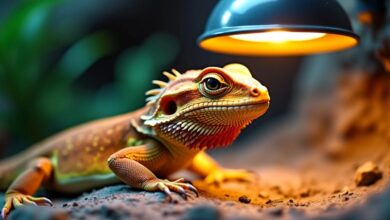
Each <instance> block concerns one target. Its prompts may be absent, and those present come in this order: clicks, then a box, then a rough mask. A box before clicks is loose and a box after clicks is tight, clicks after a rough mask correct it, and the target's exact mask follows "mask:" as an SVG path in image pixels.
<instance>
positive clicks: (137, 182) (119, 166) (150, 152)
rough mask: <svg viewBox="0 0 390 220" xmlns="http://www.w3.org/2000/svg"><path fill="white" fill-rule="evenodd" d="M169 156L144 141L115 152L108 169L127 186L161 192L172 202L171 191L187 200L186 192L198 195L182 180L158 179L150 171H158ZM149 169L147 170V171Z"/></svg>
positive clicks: (154, 143) (156, 145)
mask: <svg viewBox="0 0 390 220" xmlns="http://www.w3.org/2000/svg"><path fill="white" fill-rule="evenodd" d="M168 157H169V154H168V152H167V151H166V150H165V148H163V147H162V146H161V145H160V144H159V143H158V142H156V141H154V140H146V141H145V143H144V144H143V145H140V146H134V147H127V148H124V149H122V150H120V151H117V152H116V153H114V154H113V155H111V156H110V158H109V159H108V165H109V167H110V169H111V170H112V171H113V172H114V173H115V174H116V175H117V176H118V178H119V179H121V180H122V181H123V182H125V183H126V184H127V185H129V186H131V187H134V188H138V189H143V190H145V191H162V192H164V193H165V194H166V195H167V196H168V199H169V200H170V201H171V200H172V193H171V191H174V192H177V193H179V194H180V195H181V196H182V197H183V198H185V199H186V198H187V193H186V190H191V191H193V192H195V193H196V194H198V192H197V190H196V189H195V187H194V186H192V185H191V184H189V183H185V182H184V179H178V180H176V181H169V180H163V179H159V178H158V177H157V176H156V175H155V174H154V173H153V172H152V171H151V170H158V169H159V168H160V167H161V166H163V165H164V164H165V163H166V162H167V161H168ZM148 168H149V169H148Z"/></svg>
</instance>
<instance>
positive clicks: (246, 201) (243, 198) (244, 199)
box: [238, 196, 251, 204]
mask: <svg viewBox="0 0 390 220" xmlns="http://www.w3.org/2000/svg"><path fill="white" fill-rule="evenodd" d="M238 201H240V202H242V203H246V204H249V203H251V199H250V198H248V196H240V198H238Z"/></svg>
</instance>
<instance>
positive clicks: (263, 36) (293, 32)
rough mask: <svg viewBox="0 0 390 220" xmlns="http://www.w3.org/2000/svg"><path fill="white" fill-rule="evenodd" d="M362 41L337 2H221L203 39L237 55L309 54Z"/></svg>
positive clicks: (204, 43) (207, 45)
mask: <svg viewBox="0 0 390 220" xmlns="http://www.w3.org/2000/svg"><path fill="white" fill-rule="evenodd" d="M358 41H359V37H358V36H357V35H356V34H355V33H354V32H353V30H352V26H351V23H350V20H349V18H348V15H347V14H346V12H345V11H344V10H343V8H342V7H341V5H340V4H339V3H338V2H337V1H336V0H221V1H220V2H219V3H218V5H217V6H216V7H215V8H214V10H213V12H212V14H211V15H210V17H209V20H208V22H207V25H206V30H205V32H204V33H203V34H202V35H201V36H200V37H199V39H198V43H199V46H200V47H201V48H203V49H206V50H210V51H214V52H218V53H225V54H235V55H253V56H260V55H265V56H283V55H306V54H315V53H324V52H332V51H338V50H343V49H346V48H350V47H353V46H354V45H356V44H357V43H358Z"/></svg>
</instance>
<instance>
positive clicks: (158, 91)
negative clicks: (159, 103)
mask: <svg viewBox="0 0 390 220" xmlns="http://www.w3.org/2000/svg"><path fill="white" fill-rule="evenodd" d="M172 72H173V74H172V73H169V72H166V71H164V72H163V75H164V76H166V77H167V78H168V80H169V81H168V82H164V81H161V80H153V81H152V83H153V84H155V85H157V86H159V87H160V88H159V89H151V90H149V91H147V92H146V93H145V94H146V95H147V96H150V97H147V98H146V102H147V103H148V104H152V103H154V102H155V101H156V100H157V99H158V97H159V95H160V94H161V92H162V91H163V90H164V88H166V87H167V86H168V84H169V83H170V82H172V81H175V80H176V79H177V78H178V77H180V76H181V75H182V74H181V73H180V72H179V71H177V70H175V69H172Z"/></svg>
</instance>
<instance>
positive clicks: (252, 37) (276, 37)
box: [230, 31, 326, 43]
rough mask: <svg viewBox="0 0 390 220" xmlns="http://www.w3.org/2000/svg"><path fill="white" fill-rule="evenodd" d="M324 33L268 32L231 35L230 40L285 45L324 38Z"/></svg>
mask: <svg viewBox="0 0 390 220" xmlns="http://www.w3.org/2000/svg"><path fill="white" fill-rule="evenodd" d="M325 35H326V34H325V33H316V32H293V31H269V32H262V33H247V34H236V35H231V36H230V37H231V38H234V39H237V40H243V41H251V42H268V43H285V42H289V41H309V40H314V39H318V38H321V37H323V36H325Z"/></svg>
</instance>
